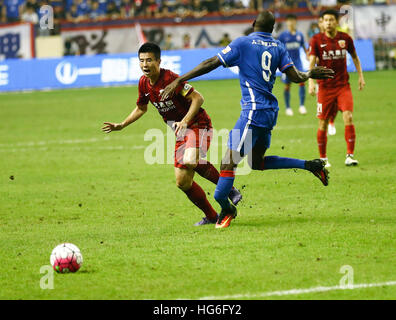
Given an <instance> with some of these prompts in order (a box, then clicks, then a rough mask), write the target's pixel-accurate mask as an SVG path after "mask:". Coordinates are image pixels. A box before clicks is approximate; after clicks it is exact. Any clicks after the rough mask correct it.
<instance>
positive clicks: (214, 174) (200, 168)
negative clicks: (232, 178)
mask: <svg viewBox="0 0 396 320" xmlns="http://www.w3.org/2000/svg"><path fill="white" fill-rule="evenodd" d="M194 171H195V172H196V173H198V174H199V175H200V176H201V177H202V178H205V179H206V180H209V181H211V182H213V183H214V184H217V182H218V181H219V177H220V174H219V171H217V169H216V168H215V167H214V166H213V165H212V164H211V163H210V162H206V163H198V165H197V166H196V167H195V169H194Z"/></svg>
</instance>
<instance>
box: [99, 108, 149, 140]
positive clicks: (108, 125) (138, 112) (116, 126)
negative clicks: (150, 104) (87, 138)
mask: <svg viewBox="0 0 396 320" xmlns="http://www.w3.org/2000/svg"><path fill="white" fill-rule="evenodd" d="M146 112H147V105H142V106H136V108H135V109H134V110H133V111H132V112H131V114H130V115H129V116H128V117H127V118H126V119H125V120H124V121H123V122H121V123H112V122H104V123H103V124H104V125H105V126H104V127H102V131H103V132H105V133H110V132H112V131H119V130H122V129H124V128H125V127H127V126H129V125H130V124H131V123H133V122H135V121H136V120H138V119H139V118H140V117H141V116H142V115H144V114H145V113H146Z"/></svg>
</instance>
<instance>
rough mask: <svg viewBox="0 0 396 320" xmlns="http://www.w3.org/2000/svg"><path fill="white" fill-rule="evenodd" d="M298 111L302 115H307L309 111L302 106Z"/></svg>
mask: <svg viewBox="0 0 396 320" xmlns="http://www.w3.org/2000/svg"><path fill="white" fill-rule="evenodd" d="M298 111H299V112H300V113H301V114H307V109H306V108H305V106H300V108H298Z"/></svg>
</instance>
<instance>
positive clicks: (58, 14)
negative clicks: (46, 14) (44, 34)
mask: <svg viewBox="0 0 396 320" xmlns="http://www.w3.org/2000/svg"><path fill="white" fill-rule="evenodd" d="M65 19H66V13H65V10H64V7H63V5H62V6H55V7H54V29H53V30H51V34H52V35H58V34H60V31H61V28H60V24H61V21H62V20H65Z"/></svg>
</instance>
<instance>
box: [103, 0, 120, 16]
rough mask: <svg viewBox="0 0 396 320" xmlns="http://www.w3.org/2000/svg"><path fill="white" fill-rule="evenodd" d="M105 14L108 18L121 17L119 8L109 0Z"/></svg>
mask: <svg viewBox="0 0 396 320" xmlns="http://www.w3.org/2000/svg"><path fill="white" fill-rule="evenodd" d="M106 16H107V18H108V19H112V20H115V19H119V18H120V17H121V12H120V9H118V8H117V6H116V4H115V2H114V1H110V2H109V3H108V4H107V10H106Z"/></svg>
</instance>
